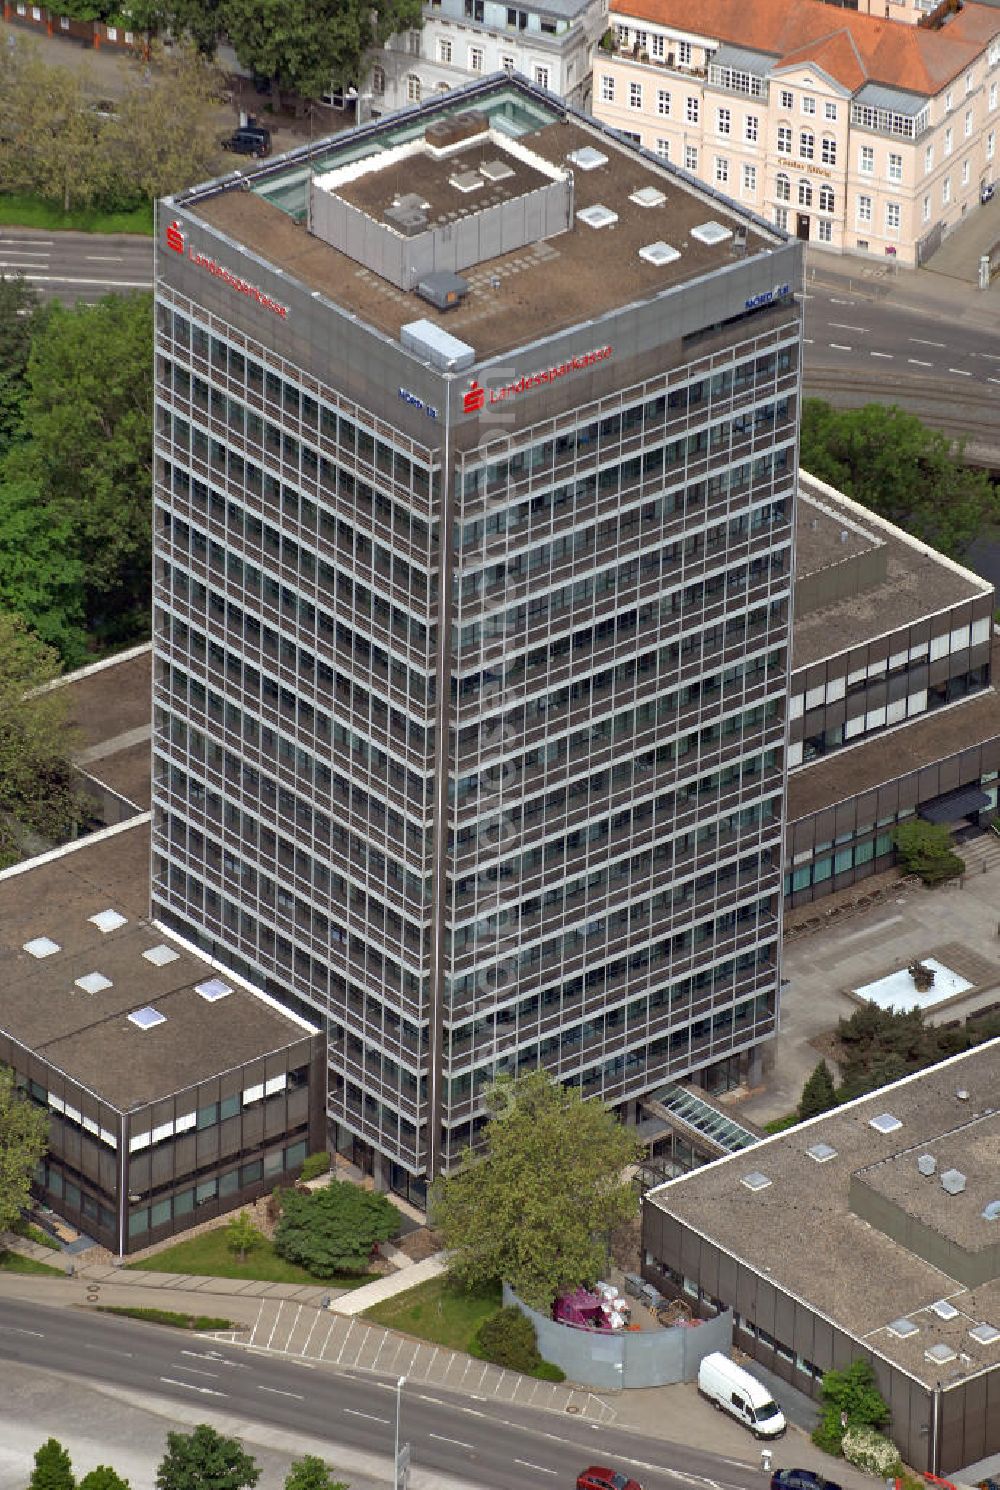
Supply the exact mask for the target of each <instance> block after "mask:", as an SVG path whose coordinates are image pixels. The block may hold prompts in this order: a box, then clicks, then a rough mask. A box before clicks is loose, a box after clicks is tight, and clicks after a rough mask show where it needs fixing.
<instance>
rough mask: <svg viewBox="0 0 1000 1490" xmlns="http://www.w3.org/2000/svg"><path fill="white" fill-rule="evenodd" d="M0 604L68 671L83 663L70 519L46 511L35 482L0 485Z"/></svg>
mask: <svg viewBox="0 0 1000 1490" xmlns="http://www.w3.org/2000/svg"><path fill="white" fill-rule="evenodd" d="M0 605H2V607H3V608H4V609H5V610H7V611H13V612H14V613H15V614H16V615H18V616H20V617H21V619H22V620H23V621H24V622H25V624H26V625H27V626H29V627H30V628H31V630H32V631H33V632H34V633H35V634H36V636H37V637H38V638H39V640H40V641H43V642H45V643H46V645H47V646H50V647H53V648H54V649H55V651H56V652H57V653H58V655H59V657H60V658H61V659H62V661H63V663H64V664H65V665H66V666H67V667H79V666H81V665H82V664H83V663H84V662H85V661H86V660H87V656H88V652H89V650H90V642H89V638H88V636H87V631H86V626H85V619H86V617H85V614H84V568H83V563H82V562H81V560H80V559H79V558H78V557H77V556H76V553H75V551H74V534H73V527H72V524H71V520H70V518H69V516H68V514H66V513H63V514H61V515H60V516H59V518H58V519H53V517H52V516H51V515H50V514H47V513H46V511H45V508H44V506H43V505H42V501H41V497H40V495H39V489H38V486H37V484H36V483H35V482H34V481H8V482H6V483H5V482H3V481H0Z"/></svg>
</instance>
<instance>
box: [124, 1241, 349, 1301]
mask: <svg viewBox="0 0 1000 1490" xmlns="http://www.w3.org/2000/svg"><path fill="white" fill-rule="evenodd" d="M126 1266H127V1267H130V1268H134V1269H136V1270H138V1271H142V1272H148V1273H196V1274H198V1275H199V1276H201V1275H206V1276H208V1277H210V1278H256V1279H258V1280H259V1281H260V1282H263V1283H305V1284H312V1285H313V1286H322V1285H323V1284H326V1285H327V1286H328V1287H329V1288H358V1287H360V1285H361V1284H362V1283H368V1282H370V1281H371V1280H370V1278H366V1277H361V1278H355V1277H350V1278H345V1277H341V1278H316V1277H314V1276H313V1274H312V1273H307V1272H306V1270H305V1268H300V1267H299V1266H298V1264H297V1263H294V1262H286V1261H285V1259H284V1258H283V1257H279V1256H278V1254H277V1253H276V1252H275V1250H274V1248H273V1247H272V1245H271V1243H270V1242H268V1241H264V1240H262V1241H261V1242H260V1243H259V1245H258V1246H256V1247H255V1248H254V1249H253V1251H252V1252H250V1253H249V1254H248V1256H247V1259H246V1261H245V1262H240V1260H239V1258H238V1257H237V1256H236V1255H235V1253H233V1252H231V1251H230V1250H229V1247H228V1245H227V1243H226V1230H225V1227H223V1226H219V1227H216V1228H215V1230H213V1231H205V1232H202V1234H201V1236H193V1237H188V1239H187V1240H186V1241H183V1242H175V1243H174V1245H173V1246H172V1247H165V1248H164V1249H163V1251H162V1252H157V1253H156V1254H155V1255H154V1256H152V1257H146V1258H144V1259H143V1261H142V1262H130V1263H127V1264H126Z"/></svg>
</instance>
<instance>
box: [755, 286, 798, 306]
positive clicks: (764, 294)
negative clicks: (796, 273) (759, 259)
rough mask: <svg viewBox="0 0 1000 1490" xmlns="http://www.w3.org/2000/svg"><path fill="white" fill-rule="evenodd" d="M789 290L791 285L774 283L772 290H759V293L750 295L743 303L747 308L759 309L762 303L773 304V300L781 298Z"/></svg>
mask: <svg viewBox="0 0 1000 1490" xmlns="http://www.w3.org/2000/svg"><path fill="white" fill-rule="evenodd" d="M791 292H792V287H791V285H775V287H774V289H773V290H761V292H760V294H759V295H751V296H750V299H749V300H747V301H744V305H745V307H746V309H747V310H760V307H761V306H762V305H773V303H774V301H775V300H783V299H784V297H785V296H786V295H790V294H791Z"/></svg>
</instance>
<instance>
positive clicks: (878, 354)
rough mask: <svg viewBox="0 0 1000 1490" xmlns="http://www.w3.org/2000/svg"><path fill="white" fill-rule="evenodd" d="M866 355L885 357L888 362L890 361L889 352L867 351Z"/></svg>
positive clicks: (890, 354) (890, 355)
mask: <svg viewBox="0 0 1000 1490" xmlns="http://www.w3.org/2000/svg"><path fill="white" fill-rule="evenodd" d="M868 355H869V357H887V358H888V359H889V361H890V362H891V361H892V353H891V352H869V353H868Z"/></svg>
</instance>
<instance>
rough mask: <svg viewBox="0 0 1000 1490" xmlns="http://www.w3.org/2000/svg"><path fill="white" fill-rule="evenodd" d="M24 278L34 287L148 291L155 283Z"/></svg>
mask: <svg viewBox="0 0 1000 1490" xmlns="http://www.w3.org/2000/svg"><path fill="white" fill-rule="evenodd" d="M24 278H25V279H26V280H27V281H28V282H29V284H33V285H97V286H98V287H101V288H105V289H106V288H107V287H108V286H109V285H110V286H111V288H112V289H114V288H115V287H117V288H118V289H122V288H124V289H128V290H148V289H149V288H150V286H151V285H152V283H153V280H152V276H150V278H149V279H80V278H78V277H76V276H75V275H71V274H26V275H25V276H24Z"/></svg>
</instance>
